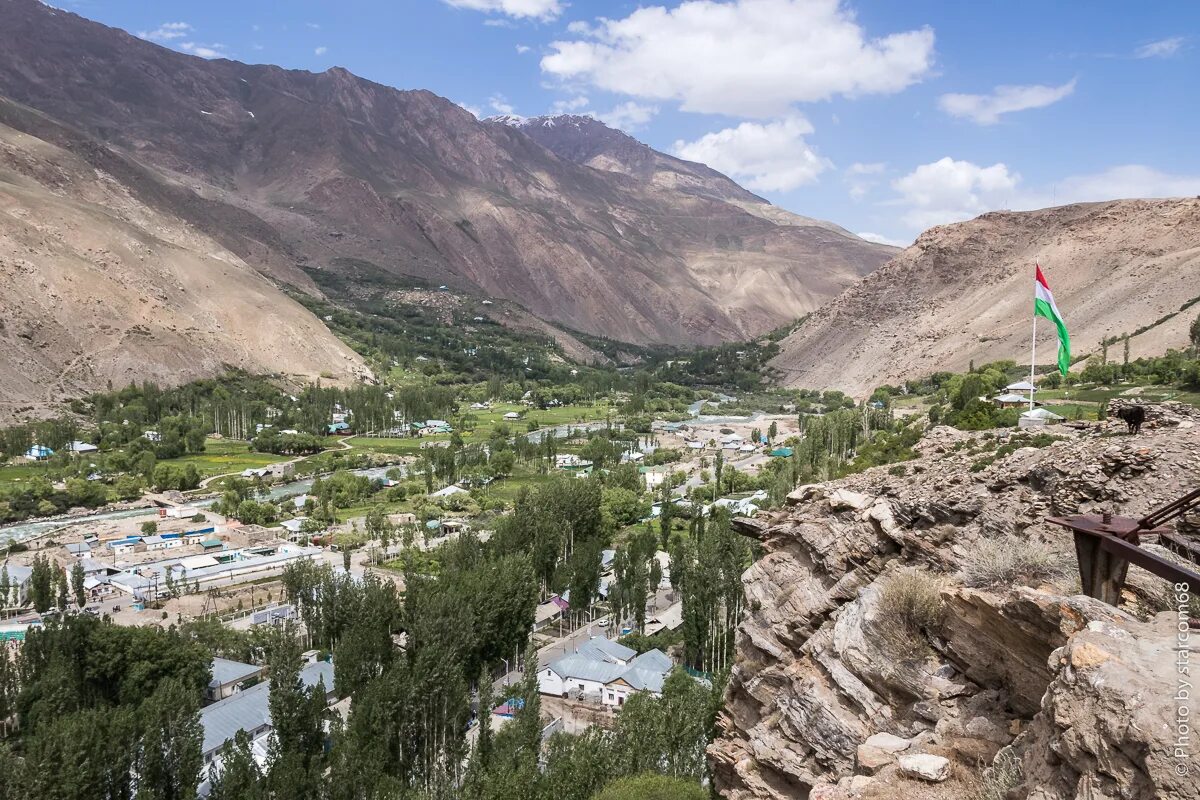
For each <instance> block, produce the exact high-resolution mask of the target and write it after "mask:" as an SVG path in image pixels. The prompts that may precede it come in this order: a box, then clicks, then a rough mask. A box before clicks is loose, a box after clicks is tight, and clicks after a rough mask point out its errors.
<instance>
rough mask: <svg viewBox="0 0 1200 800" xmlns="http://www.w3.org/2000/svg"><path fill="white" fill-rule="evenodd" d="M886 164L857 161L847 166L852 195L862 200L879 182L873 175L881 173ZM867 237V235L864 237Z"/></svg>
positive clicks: (847, 182) (848, 182)
mask: <svg viewBox="0 0 1200 800" xmlns="http://www.w3.org/2000/svg"><path fill="white" fill-rule="evenodd" d="M886 168H887V165H886V164H883V163H880V162H875V163H870V164H864V163H861V162H857V163H854V164H851V165H850V166H849V167H846V184H847V185H848V186H849V187H850V197H851V198H852V199H854V200H861V199H862V198H863V197H865V196H866V194H867V192H869V191H871V189H873V188H874V187H875V185H876V184H877V183H878V182H879V181H878V179H876V178H875V177H873V176H876V175H881V174H882V173H883V171H884V169H886ZM864 238H865V237H864Z"/></svg>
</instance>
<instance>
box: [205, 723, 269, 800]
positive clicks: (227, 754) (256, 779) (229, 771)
mask: <svg viewBox="0 0 1200 800" xmlns="http://www.w3.org/2000/svg"><path fill="white" fill-rule="evenodd" d="M209 785H210V790H209V794H208V796H209V800H262V799H263V798H265V793H264V791H263V785H262V771H261V770H260V769H259V768H258V762H257V761H255V760H254V755H253V754H252V753H251V752H250V736H249V734H247V733H246V732H245V731H238V732H237V733H235V734H234V735H233V739H232V740H231V741H229V742H227V743H226V744H225V747H224V748H223V749H222V750H221V769H219V770H218V769H217V768H216V764H214V765H213V767H212V769H211V770H210V771H209Z"/></svg>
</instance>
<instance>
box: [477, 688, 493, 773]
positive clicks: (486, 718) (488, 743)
mask: <svg viewBox="0 0 1200 800" xmlns="http://www.w3.org/2000/svg"><path fill="white" fill-rule="evenodd" d="M478 708H479V736H478V738H477V739H476V740H475V753H476V757H477V758H478V760H479V765H480V767H482V768H483V769H484V770H486V769H487V768H488V765H489V762H490V761H491V756H492V724H491V721H492V676H491V672H490V671H489V670H488V668H487V667H486V666H485V667H484V668H483V669H482V670H481V671H480V673H479V703H478Z"/></svg>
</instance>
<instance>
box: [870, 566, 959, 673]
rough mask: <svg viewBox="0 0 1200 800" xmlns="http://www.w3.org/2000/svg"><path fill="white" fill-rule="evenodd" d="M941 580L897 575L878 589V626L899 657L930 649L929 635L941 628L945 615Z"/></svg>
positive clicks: (918, 574)
mask: <svg viewBox="0 0 1200 800" xmlns="http://www.w3.org/2000/svg"><path fill="white" fill-rule="evenodd" d="M942 587H943V580H942V579H941V578H940V577H938V576H936V575H933V574H931V573H929V572H918V571H908V572H900V573H898V574H896V575H894V576H892V577H891V578H889V579H888V580H887V582H886V583H885V584H883V587H882V589H881V590H880V596H879V616H878V619H879V623H880V627H881V628H882V630H883V635H884V637H885V638H886V639H887V641H888V644H889V645H890V646H891V647H892V648H894V649H895V650H896V651H897V652H898V653H899V654H900V655H901V656H902V657H906V658H915V657H918V656H921V655H923V654H925V653H926V652H927V651H928V650H929V640H928V638H927V637H928V634H929V633H931V632H934V631H936V630H937V629H938V628H940V627H941V624H942V618H943V617H944V615H945V613H946V604H945V601H944V600H942Z"/></svg>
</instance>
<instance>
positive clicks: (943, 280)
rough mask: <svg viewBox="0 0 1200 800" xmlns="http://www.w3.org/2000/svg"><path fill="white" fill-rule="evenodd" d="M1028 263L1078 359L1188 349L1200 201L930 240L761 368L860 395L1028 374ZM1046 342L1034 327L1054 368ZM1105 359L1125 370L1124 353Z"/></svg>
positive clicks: (999, 222) (994, 221)
mask: <svg viewBox="0 0 1200 800" xmlns="http://www.w3.org/2000/svg"><path fill="white" fill-rule="evenodd" d="M1035 263H1039V264H1040V265H1041V267H1042V270H1043V271H1044V273H1045V275H1046V279H1047V280H1048V281H1049V283H1050V288H1051V289H1052V290H1053V291H1054V298H1055V301H1056V302H1057V304H1058V307H1059V309H1061V311H1062V313H1063V316H1064V317H1065V318H1066V322H1067V327H1068V329H1069V331H1070V335H1071V345H1072V353H1073V354H1074V355H1075V356H1083V355H1087V354H1089V353H1100V352H1101V350H1102V343H1103V341H1104V340H1106V339H1108V340H1110V341H1111V340H1113V339H1115V338H1117V337H1123V336H1124V335H1125V334H1130V335H1131V336H1130V339H1129V351H1130V357H1131V358H1137V357H1138V356H1142V355H1161V354H1162V353H1163V352H1165V351H1166V350H1167V349H1168V348H1171V347H1174V348H1182V347H1185V346H1186V345H1187V343H1188V327H1189V325H1190V324H1191V322H1192V321H1193V320H1194V319H1195V318H1196V315H1197V314H1198V313H1200V198H1183V199H1175V200H1115V201H1110V202H1103V203H1082V204H1077V205H1069V206H1062V207H1058V208H1046V209H1042V210H1039V211H1025V212H992V213H989V214H984V215H983V216H981V217H978V218H976V219H973V220H970V221H968V222H962V223H958V224H955V225H945V226H940V227H936V228H931V229H930V230H928V231H926V232H925V233H923V234H922V235H921V236H920V237H919V238H918V239H917V241H916V242H915V243H914V244H913V245H912V246H911V247H909V248H908V249H906V250H905V251H904V252H903V253H901V254H900V255H898V256H897V257H896V258H894V259H892V260H891V261H890V262H888V264H887V265H885V266H884V267H882V268H880V269H879V270H876V271H875V272H874V273H872V274H871V275H869V276H867V277H866V278H865V279H864V280H863V281H861V282H860V283H858V284H857V285H856V286H854V287H852V288H851V289H848V290H847V291H846V292H845V293H844V294H842V295H841V296H840V297H838V298H837V299H836V300H834V301H832V302H831V303H829V304H828V305H826V306H825V307H824V308H822V309H821V310H820V311H818V312H817V313H815V314H813V315H811V316H809V317H808V318H807V319H805V320H804V322H803V323H802V324H801V325H800V326H799V327H798V328H797V329H796V330H795V331H794V332H793V333H791V335H789V336H788V337H787V338H785V339H784V340H783V341H782V342H781V343H780V344H781V352H780V354H779V355H778V356H776V357H775V359H774V360H773V361H772V366H774V367H775V368H776V369H777V370H778V371H779V373H780V377H781V380H782V382H783V383H785V384H787V385H790V386H798V387H811V388H821V389H827V388H837V389H842V390H844V391H847V392H850V393H853V394H855V395H862V394H866V393H869V392H870V391H871V390H872V389H873V388H874V387H876V386H878V385H880V384H883V383H891V384H897V383H902V382H903V381H905V380H907V379H912V378H918V377H921V376H923V375H928V374H931V373H933V372H936V371H941V370H959V371H961V370H965V369H967V368H968V367H969V366H970V364H971V363H972V362H974V363H976V364H982V363H984V362H987V361H995V360H999V359H1014V360H1016V361H1017V362H1018V363H1028V359H1029V355H1030V337H1031V335H1032V319H1031V317H1032V313H1033V275H1034V264H1035ZM1055 336H1056V335H1055V333H1054V331H1053V329H1052V326H1051V325H1050V324H1048V323H1046V324H1042V325H1041V326H1040V332H1039V335H1038V351H1039V353H1040V355H1039V358H1038V363H1040V364H1044V365H1049V364H1053V363H1054V352H1055V347H1056V344H1055V342H1056V338H1055ZM1108 357H1109V360H1117V359H1122V358H1124V357H1125V354H1124V345H1123V343H1122V344H1115V343H1114V344H1112V345H1111V346H1110V348H1109V352H1108Z"/></svg>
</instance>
